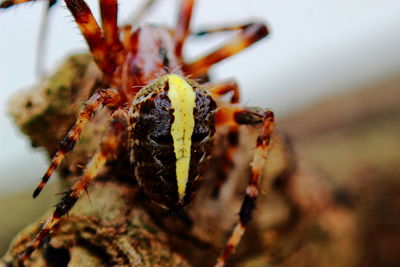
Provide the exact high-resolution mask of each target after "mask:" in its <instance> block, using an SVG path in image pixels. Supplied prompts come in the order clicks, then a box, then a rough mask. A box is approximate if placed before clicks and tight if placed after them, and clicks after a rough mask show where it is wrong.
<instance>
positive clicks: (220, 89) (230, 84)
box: [205, 80, 240, 104]
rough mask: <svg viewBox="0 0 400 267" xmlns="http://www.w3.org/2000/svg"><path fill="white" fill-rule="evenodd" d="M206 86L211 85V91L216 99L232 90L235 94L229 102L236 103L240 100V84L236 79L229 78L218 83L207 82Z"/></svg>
mask: <svg viewBox="0 0 400 267" xmlns="http://www.w3.org/2000/svg"><path fill="white" fill-rule="evenodd" d="M205 86H206V87H207V88H208V87H209V91H210V92H211V94H212V95H213V97H214V98H216V99H218V98H220V97H222V96H224V95H226V94H227V93H230V92H232V93H233V94H232V97H231V99H230V101H229V103H231V104H236V103H239V101H240V91H239V86H238V85H237V83H236V81H235V80H227V81H225V82H219V83H217V84H206V85H205Z"/></svg>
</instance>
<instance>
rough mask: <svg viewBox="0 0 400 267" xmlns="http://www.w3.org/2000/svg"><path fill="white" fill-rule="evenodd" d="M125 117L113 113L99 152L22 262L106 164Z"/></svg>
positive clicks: (122, 111)
mask: <svg viewBox="0 0 400 267" xmlns="http://www.w3.org/2000/svg"><path fill="white" fill-rule="evenodd" d="M126 115H127V111H125V110H122V109H119V110H117V111H115V112H114V113H113V115H112V117H111V121H110V127H109V130H108V132H107V134H106V136H105V137H104V138H103V141H102V142H101V144H100V148H99V150H98V151H96V153H95V154H94V156H93V158H92V159H91V160H90V162H89V163H88V164H87V166H86V169H85V171H84V174H83V176H82V177H81V178H80V179H79V180H77V181H76V182H75V183H74V184H73V185H72V186H71V188H70V189H69V190H68V191H66V192H65V195H64V196H63V197H62V198H61V200H60V201H59V202H58V203H57V205H56V209H55V211H54V212H53V214H52V216H51V217H50V218H49V219H47V221H46V222H45V223H44V224H43V225H42V227H41V229H40V231H39V233H38V234H37V235H36V237H35V238H34V239H33V240H32V241H31V243H30V244H29V246H28V248H27V249H26V250H25V251H24V253H23V255H21V260H22V261H25V260H26V259H28V258H29V256H30V255H31V254H32V252H33V251H34V250H35V249H36V248H38V247H39V246H40V244H41V243H42V241H43V239H44V238H45V237H46V236H47V235H48V234H49V233H50V232H51V231H52V229H53V228H54V227H55V226H56V225H57V223H58V222H59V221H60V219H61V217H62V216H64V215H65V214H67V213H68V212H69V211H70V210H71V209H72V207H73V206H74V205H75V203H76V201H77V200H78V199H79V197H80V196H81V194H82V193H83V191H84V190H86V188H87V187H88V185H89V183H90V181H92V180H93V179H94V178H96V177H97V176H98V174H99V173H100V172H101V171H102V169H103V167H104V165H105V164H106V162H107V159H108V158H109V157H110V156H111V155H113V154H114V153H115V152H116V150H117V148H118V144H119V143H120V138H121V136H122V134H123V133H124V131H125V129H126V127H127V123H126V121H127V120H126V118H127V116H126Z"/></svg>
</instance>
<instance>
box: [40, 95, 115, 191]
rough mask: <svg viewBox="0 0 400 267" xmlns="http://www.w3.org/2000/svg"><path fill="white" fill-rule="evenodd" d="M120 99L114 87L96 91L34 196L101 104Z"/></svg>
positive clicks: (65, 139) (113, 102) (108, 103)
mask: <svg viewBox="0 0 400 267" xmlns="http://www.w3.org/2000/svg"><path fill="white" fill-rule="evenodd" d="M119 100H120V97H119V93H118V92H117V91H116V90H114V89H104V90H99V91H97V92H96V93H94V94H93V95H92V96H91V97H90V98H89V100H88V101H86V102H85V104H84V106H83V107H82V108H81V111H80V112H79V115H78V118H77V120H76V122H75V124H74V125H73V126H72V128H71V130H69V132H68V134H67V136H66V137H65V138H64V139H63V141H61V142H60V148H59V150H58V151H57V152H56V154H55V155H54V157H53V159H52V160H51V163H50V166H49V168H48V169H47V171H46V173H45V174H44V175H43V177H42V180H41V182H40V183H39V185H38V186H37V187H36V189H35V191H34V192H33V197H34V198H35V197H37V196H38V195H39V193H40V191H42V189H43V187H44V186H45V185H46V183H47V181H48V180H49V178H50V176H51V175H52V173H53V172H54V171H55V169H56V168H57V167H58V165H60V163H61V161H62V160H63V159H64V157H65V155H66V154H67V153H68V152H69V151H71V150H72V149H73V147H74V145H75V143H76V141H77V140H78V139H79V136H80V134H81V132H82V130H83V128H84V127H85V125H86V123H87V122H88V121H89V120H90V119H91V118H92V117H93V114H94V113H95V112H96V110H97V109H98V108H99V106H100V105H111V106H112V105H115V104H116V103H118V102H119Z"/></svg>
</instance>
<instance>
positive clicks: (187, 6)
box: [175, 0, 194, 58]
mask: <svg viewBox="0 0 400 267" xmlns="http://www.w3.org/2000/svg"><path fill="white" fill-rule="evenodd" d="M193 5H194V0H181V7H180V11H179V15H178V23H177V26H176V31H175V53H176V56H177V57H178V58H182V50H183V45H184V42H185V40H186V37H187V36H188V35H189V31H190V20H191V19H192V10H193Z"/></svg>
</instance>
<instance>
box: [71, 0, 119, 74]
mask: <svg viewBox="0 0 400 267" xmlns="http://www.w3.org/2000/svg"><path fill="white" fill-rule="evenodd" d="M65 3H66V4H67V7H68V9H69V10H70V11H71V13H72V16H74V18H75V21H76V23H77V24H78V26H79V29H80V31H81V33H82V35H83V36H84V37H85V40H86V42H87V43H88V45H89V50H90V52H91V54H92V56H93V59H94V61H95V62H96V64H97V65H98V66H99V68H100V69H101V70H102V72H103V73H104V74H105V76H106V78H107V79H109V80H110V79H112V74H113V73H114V70H115V67H116V66H115V62H113V61H110V60H109V57H108V53H107V52H108V50H107V44H106V41H105V40H104V38H103V35H102V33H101V30H100V28H99V25H98V24H97V22H96V19H95V18H94V16H93V14H92V11H91V10H90V8H89V7H88V6H87V4H86V3H85V1H84V0H65Z"/></svg>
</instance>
